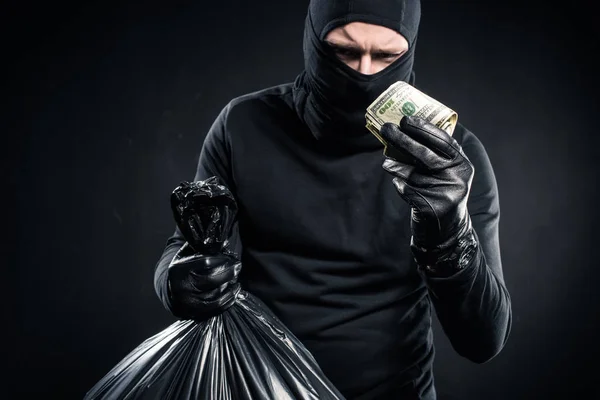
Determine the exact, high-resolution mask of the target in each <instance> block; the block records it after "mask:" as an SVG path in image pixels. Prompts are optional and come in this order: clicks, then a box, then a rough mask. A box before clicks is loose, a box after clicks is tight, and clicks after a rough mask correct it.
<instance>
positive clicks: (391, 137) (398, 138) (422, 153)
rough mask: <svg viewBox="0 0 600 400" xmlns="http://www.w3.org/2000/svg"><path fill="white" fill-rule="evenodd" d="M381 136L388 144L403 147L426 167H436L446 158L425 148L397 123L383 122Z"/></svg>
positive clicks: (418, 162) (430, 168)
mask: <svg viewBox="0 0 600 400" xmlns="http://www.w3.org/2000/svg"><path fill="white" fill-rule="evenodd" d="M380 133H381V136H382V137H383V138H384V139H385V140H386V141H387V142H388V145H390V146H394V147H396V148H400V149H403V150H404V151H405V152H406V153H408V154H409V155H410V156H411V157H413V158H414V159H415V161H416V162H417V164H420V165H419V166H421V167H425V168H426V169H429V170H432V169H438V168H440V167H441V165H443V164H444V163H445V162H447V159H445V158H442V157H440V155H438V154H437V153H436V152H434V151H433V150H431V149H429V148H427V146H425V145H424V144H422V143H420V142H418V141H417V140H415V139H413V138H412V137H411V136H409V135H407V134H405V133H404V132H403V131H402V130H400V128H399V127H398V125H395V124H392V123H389V122H388V123H385V124H384V125H383V126H382V127H381V130H380Z"/></svg>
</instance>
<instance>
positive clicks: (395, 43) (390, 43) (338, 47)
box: [325, 22, 408, 75]
mask: <svg viewBox="0 0 600 400" xmlns="http://www.w3.org/2000/svg"><path fill="white" fill-rule="evenodd" d="M325 42H326V43H327V44H328V45H329V46H331V47H332V48H333V51H334V52H335V54H336V55H337V56H338V58H339V59H340V60H341V61H343V62H344V63H345V64H346V65H348V66H349V67H350V68H352V69H354V70H356V71H358V72H360V73H362V74H365V75H371V74H375V73H377V72H379V71H381V70H383V69H384V68H386V67H387V66H388V65H390V64H391V63H393V62H394V61H396V60H397V59H398V58H400V57H401V56H402V55H403V54H404V53H405V52H406V51H407V50H408V42H407V41H406V39H405V38H404V36H402V35H401V34H399V33H398V32H396V31H394V30H392V29H390V28H386V27H384V26H380V25H373V24H367V23H364V22H351V23H349V24H347V25H344V26H340V27H338V28H335V29H334V30H332V31H331V32H329V33H328V34H327V36H326V37H325Z"/></svg>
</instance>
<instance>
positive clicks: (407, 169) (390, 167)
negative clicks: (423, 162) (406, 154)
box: [382, 157, 415, 181]
mask: <svg viewBox="0 0 600 400" xmlns="http://www.w3.org/2000/svg"><path fill="white" fill-rule="evenodd" d="M382 166H383V169H385V170H386V171H387V172H389V173H390V174H392V175H393V176H395V177H398V178H400V179H403V180H405V181H407V180H409V179H410V176H411V175H412V174H413V172H414V171H415V167H414V165H410V164H404V163H401V162H398V161H396V160H394V159H391V158H388V157H386V158H385V160H384V161H383V165H382Z"/></svg>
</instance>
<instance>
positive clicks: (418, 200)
mask: <svg viewBox="0 0 600 400" xmlns="http://www.w3.org/2000/svg"><path fill="white" fill-rule="evenodd" d="M392 182H393V183H394V186H395V187H396V190H397V191H398V194H399V195H400V197H402V198H403V199H404V200H405V201H406V202H407V203H408V204H409V205H410V206H411V207H413V208H415V209H417V210H418V212H419V214H420V215H423V217H426V216H429V215H430V216H432V217H434V218H435V208H434V207H433V205H432V204H431V203H430V202H429V201H428V200H427V198H426V197H425V196H423V195H422V194H421V193H420V192H419V191H418V190H416V189H415V188H414V187H412V186H411V185H409V184H408V183H407V182H406V181H404V180H402V179H399V178H394V179H393V180H392Z"/></svg>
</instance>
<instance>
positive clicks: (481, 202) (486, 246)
mask: <svg viewBox="0 0 600 400" xmlns="http://www.w3.org/2000/svg"><path fill="white" fill-rule="evenodd" d="M461 146H462V148H463V150H464V152H465V154H466V155H467V157H468V158H469V160H470V161H471V163H472V164H473V166H474V167H475V175H474V177H473V184H472V187H471V192H470V195H469V199H468V203H467V204H468V211H469V214H470V217H471V222H472V225H473V228H474V230H475V233H476V237H477V239H478V242H479V247H478V250H477V252H476V254H475V256H474V257H473V259H472V261H471V263H470V264H469V265H468V266H467V267H466V268H465V269H464V270H462V271H460V272H458V273H457V274H455V275H453V276H451V277H448V278H433V277H428V276H426V278H425V279H426V283H427V285H428V287H429V289H430V294H431V299H432V302H433V304H434V307H435V309H436V313H437V315H438V319H439V320H440V323H441V325H442V328H443V330H444V332H445V333H446V335H447V336H448V338H449V340H450V342H451V343H452V346H453V347H454V349H455V350H456V352H457V353H459V354H460V355H462V356H463V357H465V358H467V359H469V360H471V361H473V362H477V363H483V362H486V361H489V360H490V359H491V358H493V357H494V356H496V355H497V354H498V353H499V352H500V350H502V348H503V346H504V344H505V343H506V340H507V338H508V335H509V332H510V328H511V302H510V296H509V293H508V291H507V289H506V286H505V284H504V277H503V273H502V263H501V258H500V244H499V237H498V223H499V218H500V206H499V197H498V188H497V183H496V178H495V175H494V172H493V169H492V165H491V163H490V160H489V157H488V155H487V152H486V151H485V148H484V147H483V145H482V143H481V142H480V141H479V140H478V139H477V137H475V136H474V135H473V134H472V133H471V132H469V131H466V130H465V132H464V137H463V140H462V144H461Z"/></svg>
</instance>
